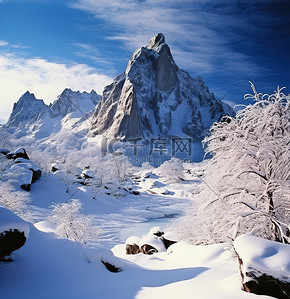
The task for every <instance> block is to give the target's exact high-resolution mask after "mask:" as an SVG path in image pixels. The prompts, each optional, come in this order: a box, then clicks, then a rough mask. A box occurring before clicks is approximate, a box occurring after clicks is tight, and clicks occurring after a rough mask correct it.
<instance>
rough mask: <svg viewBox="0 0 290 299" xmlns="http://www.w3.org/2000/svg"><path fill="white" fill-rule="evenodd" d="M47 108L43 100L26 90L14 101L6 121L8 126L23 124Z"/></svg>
mask: <svg viewBox="0 0 290 299" xmlns="http://www.w3.org/2000/svg"><path fill="white" fill-rule="evenodd" d="M46 108H47V105H46V104H45V103H44V102H43V100H38V99H36V98H35V96H34V94H33V93H30V92H29V91H27V92H26V93H24V94H23V95H22V96H21V97H20V99H19V100H18V102H16V103H14V106H13V110H12V113H11V114H10V117H9V119H8V122H7V126H8V127H17V126H19V125H20V124H21V125H22V126H23V125H25V124H26V123H28V122H29V121H30V120H31V119H33V118H34V117H36V116H37V115H38V114H39V113H40V112H41V111H43V110H44V109H46Z"/></svg>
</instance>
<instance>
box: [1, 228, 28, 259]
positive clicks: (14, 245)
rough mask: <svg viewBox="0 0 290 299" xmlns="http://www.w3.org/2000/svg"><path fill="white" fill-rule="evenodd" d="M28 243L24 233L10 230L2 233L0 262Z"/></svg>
mask: <svg viewBox="0 0 290 299" xmlns="http://www.w3.org/2000/svg"><path fill="white" fill-rule="evenodd" d="M25 242H26V237H25V235H24V232H20V231H19V230H18V229H14V230H12V229H10V230H9V231H4V232H1V233H0V260H3V259H4V257H5V256H8V255H10V254H11V253H12V252H13V251H15V250H17V249H19V248H20V247H22V246H23V245H24V244H25Z"/></svg>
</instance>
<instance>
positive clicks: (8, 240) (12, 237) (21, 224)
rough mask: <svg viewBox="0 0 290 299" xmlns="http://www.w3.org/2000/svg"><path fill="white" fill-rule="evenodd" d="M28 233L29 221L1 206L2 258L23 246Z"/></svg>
mask: <svg viewBox="0 0 290 299" xmlns="http://www.w3.org/2000/svg"><path fill="white" fill-rule="evenodd" d="M28 235H29V225H28V223H27V222H25V221H23V220H22V219H21V218H19V217H18V216H16V215H15V214H14V213H12V212H11V211H9V210H8V209H6V208H4V207H2V206H0V259H3V258H4V257H5V256H7V255H10V254H11V253H12V252H13V251H15V250H17V249H19V248H20V247H22V246H23V245H24V244H25V242H26V239H27V238H28Z"/></svg>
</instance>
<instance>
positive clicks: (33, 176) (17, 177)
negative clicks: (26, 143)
mask: <svg viewBox="0 0 290 299" xmlns="http://www.w3.org/2000/svg"><path fill="white" fill-rule="evenodd" d="M6 158H7V159H11V160H12V159H13V160H14V164H13V165H11V167H10V168H9V169H6V171H5V172H4V176H3V179H4V180H6V177H7V179H11V180H12V181H13V182H14V184H15V185H18V186H20V188H21V189H23V190H25V191H30V189H31V184H32V183H34V182H35V181H37V180H38V179H40V177H41V175H42V171H41V169H40V168H39V167H38V166H37V165H35V164H33V163H32V162H31V161H30V159H29V157H28V154H27V152H26V150H25V149H24V148H18V149H17V150H15V151H13V152H9V151H8V152H7V153H6Z"/></svg>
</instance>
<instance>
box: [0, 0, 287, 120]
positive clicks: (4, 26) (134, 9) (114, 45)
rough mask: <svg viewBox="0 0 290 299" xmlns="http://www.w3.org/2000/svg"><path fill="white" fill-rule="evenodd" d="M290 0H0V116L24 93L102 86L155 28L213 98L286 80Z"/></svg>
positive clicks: (235, 96)
mask: <svg viewBox="0 0 290 299" xmlns="http://www.w3.org/2000/svg"><path fill="white" fill-rule="evenodd" d="M289 16H290V1H289V0H285V1H282V0H215V1H213V0H111V1H108V0H64V1H60V0H0V77H1V80H0V119H2V120H3V119H4V120H6V119H7V117H8V115H9V113H10V112H11V109H12V105H13V102H15V101H17V100H18V98H19V97H20V96H21V95H22V94H23V93H24V92H25V91H26V90H29V91H30V92H33V93H35V95H36V97H37V98H42V99H44V100H45V102H46V103H49V102H52V101H53V100H54V99H55V98H56V96H57V95H58V94H60V93H61V91H62V90H63V89H64V88H65V87H70V88H72V89H74V90H87V91H90V90H91V89H95V90H96V91H97V92H98V93H100V94H101V93H102V90H103V87H104V86H105V85H106V84H109V83H110V82H111V80H112V79H113V78H114V77H115V76H116V75H118V74H119V73H121V72H122V71H123V70H125V68H126V65H127V62H128V60H129V58H130V56H131V54H132V52H133V51H134V50H135V49H137V48H139V47H141V46H145V45H146V44H147V42H148V40H149V39H150V38H151V37H152V36H154V35H155V34H156V33H158V32H162V33H164V35H165V38H166V41H167V43H168V44H169V46H170V48H171V51H172V54H173V56H174V59H175V61H176V63H177V65H178V66H179V67H181V68H183V69H185V70H187V71H188V72H189V73H190V74H191V75H192V76H193V77H195V76H199V75H200V76H202V78H203V79H204V81H205V83H206V85H208V86H209V88H210V90H211V91H213V92H214V93H215V95H216V96H217V97H218V98H223V99H224V100H226V101H230V102H233V103H244V100H243V94H245V93H248V92H250V87H249V83H248V81H249V80H250V81H252V82H254V84H255V85H256V88H257V89H258V91H262V92H269V93H272V92H273V91H274V89H276V87H277V85H278V84H279V85H280V86H286V87H288V88H289V82H290V74H289V73H290V72H289V69H290V59H289V50H290V49H289V48H290V18H289Z"/></svg>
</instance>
